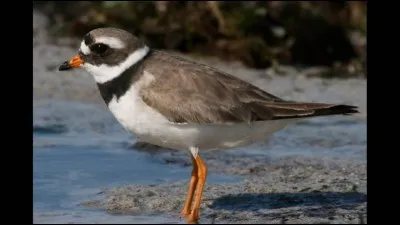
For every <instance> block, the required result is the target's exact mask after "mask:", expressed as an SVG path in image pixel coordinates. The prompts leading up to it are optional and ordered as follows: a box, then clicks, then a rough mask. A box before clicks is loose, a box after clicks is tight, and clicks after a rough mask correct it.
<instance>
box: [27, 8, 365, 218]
mask: <svg viewBox="0 0 400 225" xmlns="http://www.w3.org/2000/svg"><path fill="white" fill-rule="evenodd" d="M366 11H367V5H366V2H365V1H331V2H329V1H235V2H234V1H231V2H229V1H190V2H181V1H179V2H178V1H40V2H37V1H34V2H33V155H34V162H33V165H34V176H33V187H34V193H33V199H34V206H33V209H34V214H33V218H34V222H35V223H132V222H136V223H183V220H181V219H179V217H178V216H177V214H178V213H179V210H180V209H181V207H182V206H183V201H184V198H183V197H182V196H184V195H185V191H186V188H187V181H188V178H189V174H190V170H191V167H190V166H191V161H190V159H189V157H188V155H187V154H185V153H184V152H183V153H182V152H176V151H171V150H168V149H162V148H160V147H158V146H152V145H149V144H146V143H141V142H136V138H135V137H134V136H133V135H131V134H129V133H127V132H126V131H125V130H124V129H123V128H122V127H121V125H120V124H119V123H118V122H117V121H116V120H115V118H114V117H113V115H112V114H111V112H110V111H109V110H108V109H107V107H106V105H105V104H104V102H103V100H102V99H101V97H100V94H99V92H98V89H97V86H96V84H95V82H94V80H93V78H92V77H91V76H90V75H89V74H88V73H86V72H85V71H83V70H80V69H77V70H73V71H68V72H59V71H58V67H59V65H60V64H61V63H63V62H64V61H66V60H68V59H69V58H70V57H71V56H72V55H75V54H76V53H77V51H78V47H79V44H80V42H81V38H82V36H83V35H84V34H86V33H87V32H89V31H90V30H92V29H94V28H98V27H103V26H114V27H119V28H123V29H125V30H128V31H130V32H132V33H134V34H135V35H137V36H138V37H140V38H141V39H143V40H145V41H146V42H147V44H148V45H149V46H151V47H153V48H156V49H164V50H166V51H169V52H171V53H173V54H177V55H181V56H183V57H186V58H190V59H192V60H195V61H198V62H200V63H206V64H209V65H211V66H213V67H216V68H218V69H220V70H223V71H225V72H228V73H231V74H232V75H234V76H237V77H239V78H240V79H243V80H245V81H247V82H250V83H252V84H254V85H256V86H258V87H260V88H262V89H264V90H266V91H268V92H271V93H272V94H275V95H277V96H279V97H282V98H284V99H288V100H297V101H311V102H329V103H342V104H351V105H356V106H358V107H359V108H360V114H357V115H354V116H351V117H344V116H338V117H327V118H315V119H310V120H305V121H302V122H300V123H298V124H297V125H295V126H289V127H287V128H286V129H284V130H282V131H280V132H278V133H276V135H275V136H274V137H273V138H271V139H270V140H269V141H268V140H265V142H262V143H260V145H257V146H250V147H247V148H241V149H235V150H231V151H223V152H213V153H210V154H209V153H206V154H204V155H203V157H204V159H205V161H206V163H207V165H208V166H209V178H208V181H207V187H206V192H205V199H208V200H205V203H204V204H205V205H204V206H203V208H202V210H203V211H202V212H201V214H202V218H205V221H201V222H205V223H208V222H210V221H215V222H220V223H281V221H283V220H284V221H286V222H290V223H364V222H365V219H366V218H365V217H366V145H367V144H366V143H367V138H366V121H367V113H366V102H367V98H366V83H367V70H366V68H367V66H366V65H367V62H366V48H367V39H366V36H367V28H366V27H367V26H366V24H367V15H366V14H367V12H366ZM218 185H219V186H218ZM208 187H209V188H208ZM221 190H229V192H226V193H225V192H224V193H222V192H221ZM247 192H251V193H261V194H260V195H252V194H249V195H248V197H244V196H241V197H240V198H236V197H235V196H236V195H235V194H242V193H247ZM154 193H155V194H154ZM233 193H235V194H233ZM322 193H323V194H322ZM230 194H233V195H230ZM242 201H243V202H242ZM234 203H237V204H238V205H235V204H234ZM232 208H234V209H235V212H234V213H232ZM148 212H151V213H152V214H150V215H149V214H148ZM316 212H318V213H316ZM121 214H122V215H121ZM282 223H283V222H282Z"/></svg>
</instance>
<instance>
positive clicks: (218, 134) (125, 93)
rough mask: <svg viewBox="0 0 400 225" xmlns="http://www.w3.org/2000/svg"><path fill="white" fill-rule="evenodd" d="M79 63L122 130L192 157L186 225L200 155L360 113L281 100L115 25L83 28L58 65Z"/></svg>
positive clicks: (192, 212) (199, 184) (197, 186)
mask: <svg viewBox="0 0 400 225" xmlns="http://www.w3.org/2000/svg"><path fill="white" fill-rule="evenodd" d="M78 67H82V68H84V69H85V70H86V71H87V72H89V73H90V74H91V75H92V76H93V77H94V80H95V82H96V83H97V86H98V88H99V91H100V94H101V96H102V98H103V99H104V101H105V103H106V104H107V106H108V108H109V109H110V111H111V112H112V113H113V115H114V116H115V117H116V119H117V120H118V121H119V123H120V124H121V125H122V126H123V127H124V128H125V129H126V130H127V131H129V132H131V133H132V134H134V135H135V136H136V137H137V138H138V139H139V140H141V141H143V142H147V143H151V144H154V145H158V146H162V147H165V148H170V149H176V150H182V151H186V152H188V153H189V154H190V156H191V159H192V163H193V168H192V174H191V178H190V182H189V190H188V194H187V198H186V202H185V204H184V206H183V210H182V212H181V215H182V216H185V217H186V220H187V222H188V223H195V222H197V221H198V220H199V208H200V202H201V198H202V194H203V189H204V185H205V182H206V178H207V166H206V164H205V163H204V162H203V160H202V158H201V156H200V154H199V153H201V152H204V151H210V150H222V149H229V148H234V147H242V146H247V145H250V144H253V143H255V142H258V141H262V140H265V139H267V138H269V137H270V136H272V135H273V134H274V133H275V132H277V131H278V130H280V129H282V128H284V127H285V126H286V125H288V124H290V123H293V122H296V121H298V120H300V119H304V118H309V117H316V116H328V115H337V114H343V115H348V114H353V113H357V112H358V111H357V107H356V106H350V105H343V104H330V103H310V102H295V101H287V100H283V99H281V98H279V97H277V96H275V95H272V94H270V93H267V92H266V91H264V90H262V89H260V88H258V87H256V86H253V85H251V84H249V83H247V82H245V81H243V80H241V79H239V78H236V77H235V76H232V75H230V74H227V73H225V72H222V71H220V70H218V69H215V68H213V67H210V66H207V65H204V64H200V63H196V62H193V61H190V60H188V59H185V58H181V57H178V56H175V55H172V54H169V53H167V52H165V51H158V50H153V49H151V48H149V47H148V46H147V45H146V44H145V43H144V42H143V41H141V40H140V39H138V38H137V37H136V36H134V35H133V34H131V33H129V32H127V31H125V30H122V29H117V28H98V29H95V30H92V31H90V32H89V33H87V34H86V35H85V36H84V38H83V41H82V42H81V44H80V48H79V53H78V54H77V55H76V56H74V57H72V58H71V60H69V61H66V62H64V63H63V64H62V65H61V66H60V68H59V70H68V69H71V68H78ZM195 190H197V192H196V195H195V196H194V193H195ZM193 197H194V203H193V206H192V200H193Z"/></svg>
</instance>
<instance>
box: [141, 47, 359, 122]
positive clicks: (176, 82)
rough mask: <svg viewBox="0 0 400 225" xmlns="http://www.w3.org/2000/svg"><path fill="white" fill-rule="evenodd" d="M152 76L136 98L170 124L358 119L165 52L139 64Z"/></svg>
mask: <svg viewBox="0 0 400 225" xmlns="http://www.w3.org/2000/svg"><path fill="white" fill-rule="evenodd" d="M143 68H146V69H145V71H147V72H149V73H151V74H152V75H154V76H155V79H154V81H153V82H152V83H151V84H150V85H149V86H147V87H144V88H143V89H142V90H141V91H140V94H141V96H142V98H143V101H144V102H145V103H146V104H148V105H149V106H150V107H153V108H154V109H156V110H157V111H158V112H160V113H161V114H162V115H164V116H165V117H166V118H168V120H170V121H171V122H176V123H198V124H209V123H228V122H251V121H260V120H275V119H288V118H296V117H311V116H322V115H334V114H350V113H356V112H357V110H355V108H356V107H354V106H347V105H336V104H323V103H302V102H293V101H285V100H283V99H281V98H278V97H276V96H274V95H272V94H269V93H267V92H265V91H263V90H261V89H260V88H258V87H256V86H253V85H251V84H249V83H246V82H244V81H242V80H240V79H239V78H236V77H234V76H232V75H229V74H227V73H224V72H222V71H219V70H217V69H215V68H212V67H209V66H207V65H203V64H199V63H195V62H191V61H189V60H186V59H184V58H180V57H177V56H173V57H171V55H170V54H168V53H166V52H163V51H154V52H152V54H151V55H150V56H149V57H148V58H147V60H146V61H145V62H144V63H143Z"/></svg>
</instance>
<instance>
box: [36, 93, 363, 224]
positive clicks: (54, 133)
mask: <svg viewBox="0 0 400 225" xmlns="http://www.w3.org/2000/svg"><path fill="white" fill-rule="evenodd" d="M323 125H329V126H327V127H326V128H322V126H323ZM365 134H366V125H365V121H363V120H356V119H348V118H343V117H332V118H324V119H313V120H310V121H304V122H301V123H299V124H298V125H296V126H289V127H288V128H286V129H285V130H283V131H281V132H278V133H277V134H276V135H275V137H274V138H272V139H271V141H270V142H266V143H261V144H260V145H257V146H251V147H249V148H244V149H237V150H231V151H229V154H242V153H246V154H248V155H258V154H261V155H265V154H268V156H269V157H271V158H274V157H276V158H279V157H281V156H285V155H309V156H314V157H321V158H323V157H327V158H335V157H336V158H337V157H343V158H347V159H349V158H352V159H354V160H365V153H366V151H365V149H366V135H365ZM133 142H134V137H132V136H131V135H129V134H128V133H127V132H126V131H125V130H123V129H122V128H121V126H120V125H119V124H118V123H117V122H116V120H115V119H114V118H113V116H112V115H111V113H110V112H108V111H107V110H105V108H104V107H100V106H98V105H91V104H84V103H77V102H70V101H56V100H48V101H35V102H34V124H33V157H34V158H33V160H34V161H33V165H34V176H33V178H34V179H33V188H34V193H33V200H34V206H33V207H34V214H33V216H34V222H35V223H128V222H131V223H133V222H135V223H181V222H182V221H181V220H180V219H179V218H178V215H177V216H176V217H173V216H172V217H168V216H165V215H154V214H153V215H137V216H115V215H111V214H108V213H106V212H105V211H104V210H102V209H93V208H86V207H83V206H81V205H80V204H81V203H82V202H84V201H88V200H94V199H97V198H99V193H101V192H102V190H104V188H112V187H117V186H121V185H125V184H159V183H166V182H173V181H186V180H187V179H188V178H189V174H190V168H189V167H182V166H180V165H177V164H165V163H161V162H160V161H159V160H157V159H156V158H154V157H153V156H152V155H151V154H147V153H146V152H145V151H133V150H132V148H131V144H132V143H133ZM266 149H268V151H266ZM241 179H242V178H241V177H239V176H232V175H224V174H218V173H210V174H209V177H208V183H226V182H238V181H240V180H241Z"/></svg>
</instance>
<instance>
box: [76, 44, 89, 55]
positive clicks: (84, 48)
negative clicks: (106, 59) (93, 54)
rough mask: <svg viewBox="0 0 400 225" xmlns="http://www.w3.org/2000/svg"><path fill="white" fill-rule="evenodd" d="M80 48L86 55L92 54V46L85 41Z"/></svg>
mask: <svg viewBox="0 0 400 225" xmlns="http://www.w3.org/2000/svg"><path fill="white" fill-rule="evenodd" d="M79 50H80V51H81V52H82V53H83V54H85V55H89V54H90V48H89V47H88V46H87V45H86V44H85V42H84V41H82V42H81V47H80V48H79Z"/></svg>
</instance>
